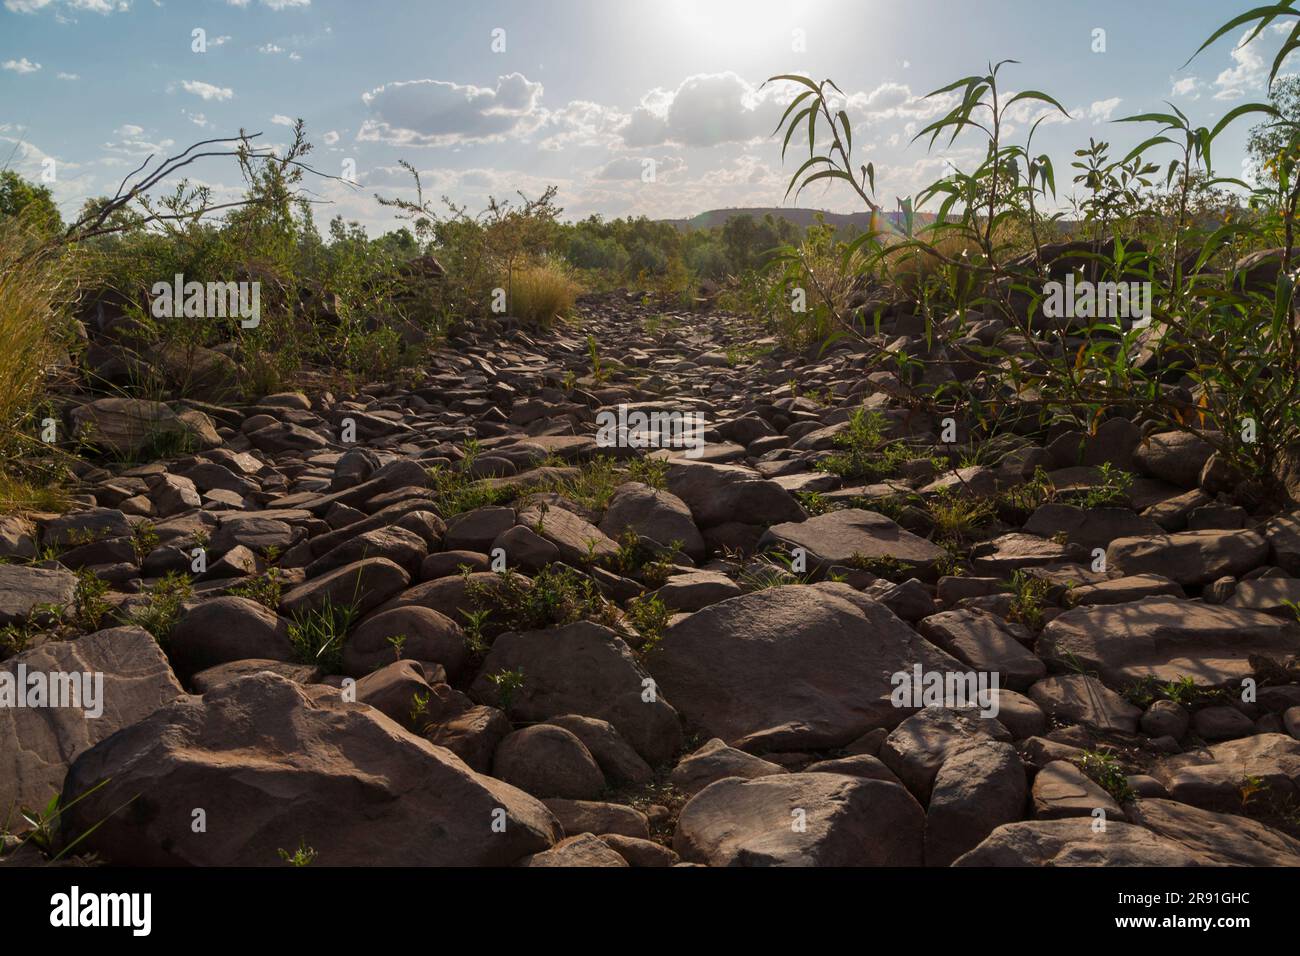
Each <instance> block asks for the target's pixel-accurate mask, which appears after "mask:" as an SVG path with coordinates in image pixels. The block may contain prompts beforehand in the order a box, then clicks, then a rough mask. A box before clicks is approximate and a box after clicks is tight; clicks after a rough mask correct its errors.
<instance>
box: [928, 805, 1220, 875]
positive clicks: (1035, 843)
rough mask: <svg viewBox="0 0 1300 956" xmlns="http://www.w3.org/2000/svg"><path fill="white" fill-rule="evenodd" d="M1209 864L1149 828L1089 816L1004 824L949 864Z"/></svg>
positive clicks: (1202, 858)
mask: <svg viewBox="0 0 1300 956" xmlns="http://www.w3.org/2000/svg"><path fill="white" fill-rule="evenodd" d="M1210 862H1211V861H1209V860H1207V859H1206V858H1204V857H1202V856H1199V855H1197V854H1196V853H1193V852H1192V851H1191V850H1189V849H1188V848H1187V847H1185V846H1183V845H1182V844H1181V843H1177V842H1175V841H1173V840H1170V839H1167V838H1165V837H1162V836H1158V835H1156V834H1155V833H1152V832H1151V831H1150V830H1144V829H1143V828H1142V827H1137V826H1133V825H1132V824H1130V823H1119V822H1117V821H1114V820H1108V821H1107V822H1106V829H1104V830H1096V829H1094V828H1093V821H1092V819H1091V818H1088V817H1069V818H1067V819H1063V820H1024V821H1021V822H1020V823H1007V824H1003V825H1002V826H1000V827H998V828H997V829H996V830H994V831H993V832H992V833H990V834H989V835H988V838H987V839H985V840H984V842H983V843H981V844H980V845H979V846H977V847H975V849H973V850H971V851H970V852H969V853H965V854H963V855H962V856H961V857H959V858H958V859H957V860H956V862H954V863H953V866H1205V865H1208V864H1209V863H1210Z"/></svg>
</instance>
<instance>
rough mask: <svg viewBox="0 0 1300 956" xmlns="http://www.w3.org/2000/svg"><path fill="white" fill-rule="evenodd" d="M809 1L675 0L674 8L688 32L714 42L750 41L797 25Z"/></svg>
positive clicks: (697, 38)
mask: <svg viewBox="0 0 1300 956" xmlns="http://www.w3.org/2000/svg"><path fill="white" fill-rule="evenodd" d="M808 6H809V4H808V3H806V2H804V0H794V2H791V0H673V2H672V7H671V9H672V11H673V14H674V16H675V17H676V20H677V22H678V23H680V24H681V25H682V27H683V29H684V31H685V32H688V33H689V34H691V35H693V38H694V39H696V40H707V41H708V42H709V43H711V44H714V45H730V44H728V41H731V44H738V45H750V44H754V43H758V42H761V41H763V40H767V39H770V38H775V36H776V35H777V33H778V31H779V32H780V34H781V35H782V36H784V35H785V33H786V31H788V29H789V26H790V25H791V24H793V25H795V26H798V25H800V21H801V19H802V17H803V15H804V13H805V11H806V10H807V8H808Z"/></svg>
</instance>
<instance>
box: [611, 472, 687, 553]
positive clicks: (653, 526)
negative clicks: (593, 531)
mask: <svg viewBox="0 0 1300 956" xmlns="http://www.w3.org/2000/svg"><path fill="white" fill-rule="evenodd" d="M629 528H631V529H632V530H633V531H635V532H636V533H637V535H638V536H639V537H642V538H649V539H651V540H652V541H656V542H658V543H659V544H662V545H664V546H667V545H670V544H672V543H673V542H680V543H681V549H682V551H683V552H684V553H686V554H689V555H690V556H691V557H693V558H700V557H703V555H704V552H705V547H704V537H703V536H702V535H701V534H700V530H699V529H698V528H696V527H695V522H694V521H693V520H691V509H690V508H688V507H686V502H684V501H682V499H681V498H678V497H677V496H676V495H674V494H672V493H671V492H668V491H662V490H660V489H657V488H651V487H650V486H649V485H645V484H642V483H641V482H639V481H630V482H628V483H627V484H624V485H619V487H618V489H617V490H616V491H615V492H614V497H613V498H611V499H610V501H609V507H608V508H606V509H605V516H604V517H603V518H602V519H601V521H600V530H601V531H603V532H605V534H607V535H609V536H610V537H611V538H613V539H615V540H618V539H619V538H620V537H622V536H623V533H624V532H625V531H626V530H627V529H629Z"/></svg>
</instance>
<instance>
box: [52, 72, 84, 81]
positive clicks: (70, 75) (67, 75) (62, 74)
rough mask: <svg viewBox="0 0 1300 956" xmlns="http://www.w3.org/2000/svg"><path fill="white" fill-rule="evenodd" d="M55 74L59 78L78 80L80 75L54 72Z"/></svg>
mask: <svg viewBox="0 0 1300 956" xmlns="http://www.w3.org/2000/svg"><path fill="white" fill-rule="evenodd" d="M56 75H57V76H58V78H59V79H61V80H79V79H81V75H80V74H78V73H59V74H56Z"/></svg>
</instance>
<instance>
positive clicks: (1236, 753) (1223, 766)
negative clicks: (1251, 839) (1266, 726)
mask: <svg viewBox="0 0 1300 956" xmlns="http://www.w3.org/2000/svg"><path fill="white" fill-rule="evenodd" d="M1152 775H1153V776H1154V777H1155V778H1156V779H1157V780H1159V781H1160V782H1161V783H1163V784H1164V785H1165V789H1166V790H1168V791H1169V796H1170V797H1171V798H1173V799H1174V800H1177V801H1179V802H1180V803H1190V804H1192V805H1193V806H1197V807H1201V808H1202V809H1205V810H1216V811H1225V812H1226V811H1234V812H1240V811H1241V809H1242V803H1243V800H1244V799H1245V797H1244V796H1243V794H1242V785H1243V783H1244V781H1246V780H1247V779H1255V780H1257V781H1258V783H1259V785H1260V787H1261V788H1262V789H1263V790H1264V791H1265V792H1267V793H1268V794H1269V795H1270V796H1271V797H1272V798H1273V799H1274V800H1279V801H1281V802H1283V803H1285V802H1286V801H1288V800H1290V801H1292V802H1295V801H1296V800H1298V799H1300V740H1296V739H1295V738H1293V737H1289V736H1287V735H1286V734H1256V735H1254V736H1251V737H1243V738H1241V739H1239V740H1227V741H1224V742H1223V743H1218V744H1211V745H1210V746H1208V747H1200V748H1197V749H1195V750H1188V751H1186V752H1184V753H1181V754H1177V755H1175V756H1173V757H1169V758H1167V759H1165V760H1164V761H1162V762H1160V763H1159V764H1157V765H1156V766H1155V768H1154V769H1153V770H1152Z"/></svg>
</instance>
